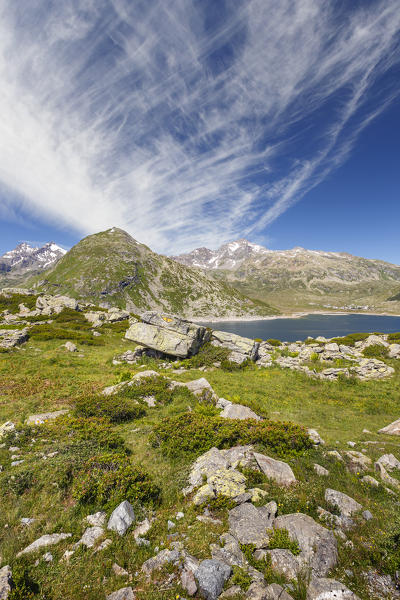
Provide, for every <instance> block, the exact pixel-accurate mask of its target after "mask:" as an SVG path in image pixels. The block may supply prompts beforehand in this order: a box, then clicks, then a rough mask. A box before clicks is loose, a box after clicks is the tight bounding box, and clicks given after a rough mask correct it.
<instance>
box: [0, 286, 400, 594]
mask: <svg viewBox="0 0 400 600" xmlns="http://www.w3.org/2000/svg"><path fill="white" fill-rule="evenodd" d="M27 298H30V296H27ZM19 299H20V298H19V297H18V296H15V295H14V303H13V302H12V300H13V298H10V299H9V309H6V310H8V312H6V313H4V312H3V321H5V322H6V324H8V326H10V325H11V326H14V327H15V329H12V328H11V329H8V331H10V332H14V334H13V333H9V334H7V335H8V337H7V336H4V338H3V339H8V340H9V339H10V337H11V336H12V335H15V337H17V335H20V334H21V332H22V331H24V336H25V338H24V339H20V340H19V342H16V345H12V344H10V343H7V342H6V343H4V342H3V352H2V354H1V355H0V356H1V359H0V360H1V365H0V366H1V371H0V377H1V379H0V399H1V401H2V402H1V405H0V411H1V415H2V416H3V420H4V423H3V425H2V426H1V427H0V436H1V438H2V439H1V440H0V442H1V444H0V446H1V447H0V464H1V465H2V472H1V473H0V488H1V490H2V496H1V499H0V508H1V510H0V515H1V517H0V528H1V529H0V530H1V531H2V532H3V533H2V540H1V541H0V554H1V563H0V564H1V570H0V598H8V599H9V600H16V599H22V598H42V599H43V600H45V599H46V600H50V599H51V600H58V599H60V600H61V598H63V599H65V598H68V599H71V600H75V599H77V600H80V599H83V598H85V599H87V600H94V599H95V598H96V599H98V598H108V599H109V600H132V599H134V598H137V599H138V600H145V599H148V600H153V599H156V598H161V599H172V598H175V599H179V598H189V597H193V598H199V599H200V598H203V599H206V600H214V599H216V598H234V599H237V600H238V599H239V598H240V599H247V600H265V599H270V600H274V599H280V600H290V599H292V600H331V599H332V600H333V599H343V600H350V599H354V600H356V599H357V598H359V599H361V600H363V599H365V600H377V599H378V598H389V599H390V598H392V599H394V598H400V591H399V590H398V589H397V571H398V570H400V550H399V546H398V539H399V537H400V524H399V522H398V506H399V499H398V494H399V493H400V460H399V457H400V451H399V439H398V436H399V435H400V419H399V418H398V417H399V403H398V399H399V391H400V369H399V361H398V360H397V359H398V357H399V347H398V344H397V343H396V339H397V338H396V337H394V338H393V339H389V338H388V336H381V335H379V336H376V335H370V336H368V335H365V336H361V338H362V339H357V336H353V337H348V338H347V339H345V340H325V339H323V338H317V339H316V340H307V341H306V342H305V343H303V342H299V343H296V344H287V343H282V342H279V341H277V340H269V341H264V342H260V341H254V340H247V339H246V338H239V337H238V336H233V335H232V334H225V333H224V332H219V331H210V330H207V329H205V328H202V327H199V326H197V325H194V324H192V323H189V322H187V321H184V320H182V319H179V318H177V317H174V316H172V315H162V314H157V313H145V314H144V315H141V319H138V318H133V317H132V316H130V315H129V314H124V313H123V311H120V312H119V313H118V314H117V312H115V311H102V310H98V309H97V307H93V306H92V307H87V306H79V305H78V304H74V305H73V306H72V304H71V299H61V300H60V298H58V299H55V297H50V296H49V297H46V296H42V297H40V299H39V298H36V297H34V298H33V299H34V304H33V302H32V301H31V306H27V304H29V300H26V304H25V305H24V307H21V306H20V304H21V302H19V303H18V300H19ZM38 302H39V306H38V304H37V303H38ZM77 309H80V310H77ZM129 318H130V320H129ZM85 323H86V324H85ZM3 326H4V325H1V327H3ZM5 329H6V328H5ZM6 330H7V329H6ZM15 332H17V333H15ZM74 332H75V333H74ZM76 332H78V333H79V335H78V334H77V333H76ZM67 334H69V339H68V338H67V337H66V336H67ZM358 338H360V336H358ZM124 346H125V348H123V347H124ZM371 348H372V350H371ZM368 354H372V356H368ZM315 355H316V357H317V358H316V357H315ZM376 356H378V357H379V358H376ZM337 361H341V362H340V363H338V362H337ZM344 361H345V363H344ZM364 361H368V364H369V366H368V369H367V363H365V362H364ZM370 361H373V362H372V365H370ZM375 361H377V362H375ZM326 363H327V364H328V365H332V366H327V365H326ZM121 369H123V370H121ZM343 369H344V370H345V372H344V371H343ZM382 369H385V370H384V371H383V370H382ZM327 370H331V371H334V370H339V373H332V372H331V373H327V372H326V371H327ZM343 373H344V374H343ZM332 375H335V378H334V380H331V379H332V377H331V376H332Z"/></svg>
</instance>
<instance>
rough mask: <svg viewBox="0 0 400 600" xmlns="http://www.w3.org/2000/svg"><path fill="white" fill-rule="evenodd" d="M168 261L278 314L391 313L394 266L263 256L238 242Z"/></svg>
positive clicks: (314, 254) (298, 254) (307, 255)
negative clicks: (356, 309) (314, 310)
mask: <svg viewBox="0 0 400 600" xmlns="http://www.w3.org/2000/svg"><path fill="white" fill-rule="evenodd" d="M173 258H174V260H176V261H178V262H180V263H182V264H185V265H190V266H194V267H197V268H201V269H203V270H206V271H209V272H210V273H211V274H212V275H213V276H214V277H215V278H216V279H217V280H224V281H226V282H227V283H229V284H230V285H233V286H234V287H236V289H238V290H240V291H241V292H242V293H244V294H246V295H248V296H250V297H252V298H253V297H254V298H258V299H263V300H265V301H267V302H270V303H271V304H273V305H275V306H278V307H279V308H281V309H283V310H287V309H288V308H289V309H291V310H293V309H296V308H297V309H303V308H306V307H310V306H314V307H315V306H317V307H319V308H324V307H325V308H327V307H329V308H334V309H342V310H343V309H345V310H347V309H348V308H349V306H351V305H356V306H366V307H367V308H368V309H373V308H375V309H378V310H382V309H384V310H386V311H390V310H392V309H393V310H396V307H395V306H394V304H393V303H394V302H395V301H397V296H396V292H398V290H399V286H400V266H399V265H394V264H391V263H387V262H385V261H382V260H377V259H367V258H362V257H358V256H353V255H351V254H348V253H346V252H326V251H320V250H307V249H304V248H300V247H295V248H292V249H291V250H269V249H268V248H264V247H263V246H259V245H257V244H252V243H251V242H248V241H247V240H244V239H241V240H237V241H235V242H230V243H228V244H224V245H223V246H221V247H220V248H219V249H218V250H215V251H213V250H208V249H207V248H197V249H195V250H193V251H192V252H190V253H187V254H182V255H180V256H175V257H173Z"/></svg>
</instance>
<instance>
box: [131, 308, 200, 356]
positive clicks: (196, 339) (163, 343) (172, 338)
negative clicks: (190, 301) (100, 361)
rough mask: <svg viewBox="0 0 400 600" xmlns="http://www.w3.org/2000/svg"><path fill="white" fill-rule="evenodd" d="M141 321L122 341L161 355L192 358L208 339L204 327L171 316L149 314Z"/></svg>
mask: <svg viewBox="0 0 400 600" xmlns="http://www.w3.org/2000/svg"><path fill="white" fill-rule="evenodd" d="M141 319H142V322H139V321H137V322H132V321H131V323H132V324H131V326H130V327H129V329H128V330H127V332H126V333H125V338H126V339H128V340H132V341H134V342H136V343H138V344H142V345H143V346H146V347H148V348H152V349H153V350H157V351H159V352H162V353H163V354H167V355H171V356H178V357H180V358H187V357H189V356H193V355H194V354H196V353H197V352H198V351H199V349H200V347H201V345H202V344H203V343H204V342H205V341H207V339H208V336H209V333H208V331H207V329H206V328H205V327H202V326H200V325H196V324H195V323H190V321H185V320H184V319H180V318H179V317H175V316H174V315H167V314H160V313H155V312H151V311H148V312H147V313H143V314H142V315H141Z"/></svg>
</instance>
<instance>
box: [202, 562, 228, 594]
mask: <svg viewBox="0 0 400 600" xmlns="http://www.w3.org/2000/svg"><path fill="white" fill-rule="evenodd" d="M231 573H232V569H231V568H230V567H229V566H228V565H226V564H225V563H223V562H220V561H219V560H215V559H213V558H212V559H207V560H203V561H202V562H201V563H200V565H199V568H198V569H197V571H196V573H195V577H196V580H197V586H198V590H199V593H200V596H201V597H202V598H204V600H217V598H218V596H219V595H220V594H221V592H222V590H223V588H224V585H225V582H226V581H228V579H229V577H230V575H231Z"/></svg>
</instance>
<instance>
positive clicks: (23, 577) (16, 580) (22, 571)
mask: <svg viewBox="0 0 400 600" xmlns="http://www.w3.org/2000/svg"><path fill="white" fill-rule="evenodd" d="M12 580H13V585H12V589H11V592H10V593H9V594H8V596H7V598H8V600H33V599H34V598H37V597H38V596H37V594H38V593H39V591H40V588H39V585H38V584H37V583H36V582H35V581H34V580H33V579H32V577H31V575H30V572H29V567H28V566H27V565H26V564H25V562H24V561H22V562H18V563H15V564H14V565H13V567H12ZM43 598H44V600H46V598H47V596H46V597H44V596H43Z"/></svg>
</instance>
